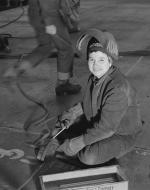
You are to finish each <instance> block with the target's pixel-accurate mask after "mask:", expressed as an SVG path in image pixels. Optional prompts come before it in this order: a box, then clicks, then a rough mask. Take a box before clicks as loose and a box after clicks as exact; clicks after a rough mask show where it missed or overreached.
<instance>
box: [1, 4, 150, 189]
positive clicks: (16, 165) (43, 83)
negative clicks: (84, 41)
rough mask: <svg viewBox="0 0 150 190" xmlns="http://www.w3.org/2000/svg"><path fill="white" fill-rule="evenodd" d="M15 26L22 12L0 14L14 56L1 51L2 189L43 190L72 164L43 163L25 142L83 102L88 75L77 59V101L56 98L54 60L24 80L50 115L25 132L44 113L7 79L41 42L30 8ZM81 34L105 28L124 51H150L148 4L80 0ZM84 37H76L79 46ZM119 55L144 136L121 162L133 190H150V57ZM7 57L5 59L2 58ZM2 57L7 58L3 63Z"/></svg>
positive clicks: (3, 31) (26, 86) (29, 73)
mask: <svg viewBox="0 0 150 190" xmlns="http://www.w3.org/2000/svg"><path fill="white" fill-rule="evenodd" d="M24 11H25V12H24V14H23V16H22V17H21V18H20V19H19V20H17V21H16V22H15V23H12V24H9V25H6V26H5V27H2V26H3V25H5V24H6V23H8V22H10V21H11V20H14V19H15V18H17V17H18V16H19V15H20V14H21V13H22V9H20V8H16V9H11V10H7V11H3V12H0V34H1V33H9V34H11V35H12V38H10V39H9V47H10V49H11V52H10V53H4V52H0V190H40V189H41V187H40V184H39V180H38V179H39V176H40V175H44V174H50V173H56V172H63V171H70V170H74V166H72V165H71V164H66V163H63V162H62V161H59V160H47V161H46V162H45V163H39V162H38V161H37V160H36V159H35V156H34V151H33V148H32V147H31V146H29V145H28V144H27V142H30V141H33V140H35V139H36V138H37V137H38V136H39V135H40V134H41V133H42V132H43V131H44V130H46V129H48V128H51V127H52V126H53V125H54V123H55V121H56V118H57V115H58V114H59V113H61V112H62V111H63V110H65V109H67V108H69V107H70V106H71V105H73V104H74V103H76V102H78V101H80V100H82V96H83V93H84V88H85V85H86V81H87V78H88V75H89V72H88V69H87V65H86V64H85V63H83V62H82V61H81V60H80V59H79V58H75V63H74V78H73V82H75V83H80V84H81V85H82V92H81V93H79V94H78V95H74V96H65V97H56V96H55V84H56V75H57V74H56V70H57V68H56V59H55V58H48V59H45V60H44V61H43V62H42V63H41V64H40V65H39V66H37V67H36V68H34V69H33V70H31V71H30V72H28V73H26V74H25V75H24V76H22V78H21V79H20V83H21V86H22V88H23V89H24V90H25V91H26V93H28V94H29V95H32V96H33V97H35V98H37V99H39V100H41V101H42V102H43V103H45V105H46V106H47V108H48V110H49V122H48V123H47V124H43V125H32V126H30V128H29V129H28V131H25V130H24V123H25V122H26V121H27V119H28V118H29V117H30V115H31V114H32V113H33V112H34V114H32V117H33V119H36V118H39V117H40V116H41V115H42V114H43V110H42V109H41V108H39V107H38V106H37V105H35V104H34V103H33V102H31V101H29V100H27V99H26V98H25V97H24V96H23V95H22V93H21V92H20V91H19V89H18V88H17V85H16V84H17V81H16V78H11V79H7V80H6V79H4V78H3V74H4V73H5V72H6V70H7V69H8V68H10V67H12V66H13V65H14V64H15V63H16V62H17V61H18V57H19V55H21V54H26V53H29V52H30V51H31V50H32V49H33V48H34V47H36V45H37V43H36V40H35V34H34V31H33V29H32V28H31V26H30V25H29V22H28V18H27V7H25V10H24ZM80 16H81V21H80V27H81V32H83V31H86V29H88V28H90V27H98V28H100V29H106V30H108V31H110V32H112V33H113V34H114V36H115V37H116V39H117V41H118V44H119V51H120V52H128V51H136V50H149V48H150V19H149V18H150V2H149V0H101V1H100V0H92V1H91V0H82V1H81V14H80ZM79 35H80V33H75V34H72V39H73V43H74V44H75V42H76V40H77V38H78V37H79ZM137 52H138V53H136V54H132V53H131V54H128V55H127V54H123V53H122V54H121V53H120V58H119V62H118V63H117V65H118V67H120V70H121V71H122V72H123V73H124V74H126V75H127V76H128V77H129V79H130V80H131V82H132V84H133V85H134V87H135V88H136V90H137V92H138V96H139V101H140V103H141V114H142V120H143V133H142V134H141V136H140V138H139V140H138V141H137V144H136V148H135V150H133V151H132V152H130V153H128V154H127V155H126V156H124V157H122V158H121V159H120V160H119V161H118V162H119V165H120V166H121V168H122V169H123V170H124V172H125V174H126V176H127V178H128V180H129V190H141V189H142V190H149V189H150V140H149V137H150V128H149V125H150V117H149V114H150V85H149V84H150V65H149V63H150V57H149V55H150V54H149V55H148V54H146V56H144V55H143V54H142V53H141V52H142V51H137ZM3 55H4V56H3ZM2 57H3V58H2Z"/></svg>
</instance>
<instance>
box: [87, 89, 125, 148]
mask: <svg viewBox="0 0 150 190" xmlns="http://www.w3.org/2000/svg"><path fill="white" fill-rule="evenodd" d="M127 108H128V100H127V96H126V94H125V92H123V91H122V90H121V89H120V88H115V89H113V90H110V91H109V92H108V93H107V95H105V97H104V102H103V105H102V108H101V109H99V110H98V113H97V115H96V117H95V118H94V121H93V123H92V127H91V128H90V129H87V132H86V134H84V143H85V144H86V145H89V144H92V143H94V142H97V141H100V140H103V139H106V138H108V137H110V136H112V135H113V134H114V133H115V132H116V130H117V128H118V126H119V123H120V121H121V119H122V118H123V116H124V114H125V113H126V110H127Z"/></svg>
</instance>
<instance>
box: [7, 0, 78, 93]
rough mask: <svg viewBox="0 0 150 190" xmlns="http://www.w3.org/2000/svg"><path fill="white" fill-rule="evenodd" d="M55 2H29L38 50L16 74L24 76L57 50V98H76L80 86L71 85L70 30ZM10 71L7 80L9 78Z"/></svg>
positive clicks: (46, 0)
mask: <svg viewBox="0 0 150 190" xmlns="http://www.w3.org/2000/svg"><path fill="white" fill-rule="evenodd" d="M58 3H59V1H56V0H29V9H28V16H29V21H30V23H31V25H32V27H33V28H34V30H35V33H36V37H37V41H38V46H37V48H35V49H34V50H33V51H32V52H31V54H29V55H28V56H26V57H24V59H23V60H22V63H21V64H20V65H19V67H18V68H17V71H18V72H20V73H23V72H25V71H29V70H30V69H32V67H34V66H36V65H37V64H38V63H39V62H41V61H42V60H43V59H44V58H47V57H48V56H49V55H50V53H51V51H52V50H54V48H56V49H57V50H58V58H57V85H56V88H55V91H56V95H58V96H59V95H64V94H76V93H78V92H80V90H81V86H80V85H78V84H72V83H70V82H69V80H70V78H71V77H73V58H74V49H73V46H72V42H71V38H70V34H69V31H68V28H67V26H66V24H65V22H63V20H62V18H61V16H60V14H59V12H58ZM6 73H7V72H6ZM10 73H11V72H10V71H8V74H6V75H5V76H9V75H10Z"/></svg>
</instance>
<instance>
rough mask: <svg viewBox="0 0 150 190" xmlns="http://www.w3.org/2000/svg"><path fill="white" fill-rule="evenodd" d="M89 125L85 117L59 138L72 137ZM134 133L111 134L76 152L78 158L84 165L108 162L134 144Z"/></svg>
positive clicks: (82, 131)
mask: <svg viewBox="0 0 150 190" xmlns="http://www.w3.org/2000/svg"><path fill="white" fill-rule="evenodd" d="M88 127H90V126H89V123H88V122H87V120H86V119H85V118H82V120H81V121H80V122H79V123H77V124H74V125H72V126H71V127H70V128H69V129H68V130H65V131H64V132H63V133H62V134H61V135H60V136H59V140H60V141H61V142H63V141H64V140H65V139H70V138H74V137H76V136H79V135H82V134H84V133H85V132H86V129H87V128H88ZM135 140H136V135H118V134H114V135H113V136H111V137H109V138H107V139H104V140H101V141H98V142H96V143H93V144H91V145H88V146H86V147H85V148H84V149H82V150H81V151H80V152H79V153H78V158H79V160H80V161H81V162H82V163H84V164H86V165H98V164H103V163H105V162H108V161H109V160H112V159H113V158H120V157H122V156H123V155H125V154H126V153H128V152H130V151H131V150H132V149H133V147H134V144H135Z"/></svg>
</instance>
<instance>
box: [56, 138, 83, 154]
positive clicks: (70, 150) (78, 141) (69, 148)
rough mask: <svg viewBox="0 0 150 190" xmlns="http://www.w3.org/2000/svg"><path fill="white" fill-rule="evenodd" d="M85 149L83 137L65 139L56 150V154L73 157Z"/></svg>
mask: <svg viewBox="0 0 150 190" xmlns="http://www.w3.org/2000/svg"><path fill="white" fill-rule="evenodd" d="M84 147H85V143H84V140H83V136H79V137H76V138H73V139H70V140H69V139H66V140H65V142H64V143H63V144H61V145H60V146H59V147H58V148H57V152H64V153H65V154H66V155H67V156H75V155H76V154H77V153H78V152H79V151H80V150H82V149H83V148H84Z"/></svg>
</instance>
